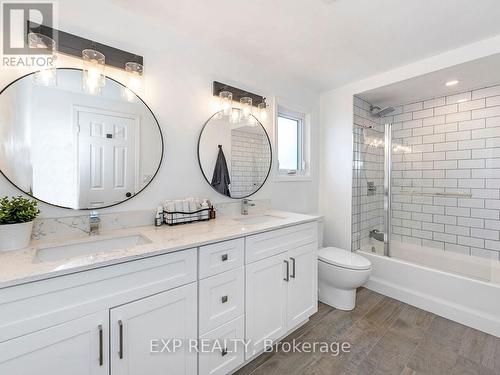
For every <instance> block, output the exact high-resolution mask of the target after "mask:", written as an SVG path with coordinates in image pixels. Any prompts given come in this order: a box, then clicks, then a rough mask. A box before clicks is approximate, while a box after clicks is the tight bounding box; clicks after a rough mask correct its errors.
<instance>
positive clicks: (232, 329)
mask: <svg viewBox="0 0 500 375" xmlns="http://www.w3.org/2000/svg"><path fill="white" fill-rule="evenodd" d="M244 324H245V323H244V317H243V316H240V317H239V318H237V319H235V320H233V321H231V322H229V323H226V324H224V325H223V326H222V327H219V328H217V329H215V330H213V331H211V332H208V333H207V334H205V335H203V336H201V337H200V341H201V345H203V343H204V342H206V345H207V346H208V347H212V346H214V345H213V343H214V340H217V344H218V345H217V347H219V346H220V347H222V348H224V349H225V350H224V349H223V350H224V351H219V350H214V351H206V352H205V351H203V350H202V351H200V354H199V369H200V371H199V375H223V374H228V373H230V372H231V371H233V370H234V369H236V368H237V367H239V366H240V365H242V364H243V361H244V358H245V352H244V351H245V346H244V345H243V340H244V338H245V330H244V327H245V325H244ZM201 345H200V346H201Z"/></svg>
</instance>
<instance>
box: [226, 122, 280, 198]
mask: <svg viewBox="0 0 500 375" xmlns="http://www.w3.org/2000/svg"><path fill="white" fill-rule="evenodd" d="M270 162H271V153H270V150H269V143H268V140H267V137H266V135H265V134H263V133H262V132H260V133H255V132H250V131H245V130H241V129H233V130H232V131H231V194H232V195H234V196H238V197H244V196H248V195H250V194H252V193H253V192H255V190H257V189H258V187H260V185H262V183H263V182H264V180H265V179H266V176H267V173H268V171H269V165H270Z"/></svg>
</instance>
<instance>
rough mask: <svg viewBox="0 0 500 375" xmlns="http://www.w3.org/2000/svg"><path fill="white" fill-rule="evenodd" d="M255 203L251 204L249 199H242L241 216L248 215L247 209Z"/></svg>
mask: <svg viewBox="0 0 500 375" xmlns="http://www.w3.org/2000/svg"><path fill="white" fill-rule="evenodd" d="M254 206H255V203H253V202H252V201H251V200H250V199H243V200H242V201H241V214H242V215H248V207H254Z"/></svg>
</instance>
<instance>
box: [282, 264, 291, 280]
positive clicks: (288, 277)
mask: <svg viewBox="0 0 500 375" xmlns="http://www.w3.org/2000/svg"><path fill="white" fill-rule="evenodd" d="M283 262H285V264H286V276H285V278H284V280H285V281H290V262H288V260H284V261H283Z"/></svg>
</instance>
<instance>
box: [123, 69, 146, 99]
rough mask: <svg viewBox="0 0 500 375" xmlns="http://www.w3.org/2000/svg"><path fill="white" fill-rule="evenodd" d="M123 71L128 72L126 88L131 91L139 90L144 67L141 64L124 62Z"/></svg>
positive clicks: (141, 84)
mask: <svg viewBox="0 0 500 375" xmlns="http://www.w3.org/2000/svg"><path fill="white" fill-rule="evenodd" d="M125 71H126V72H127V73H128V77H127V88H128V89H129V90H132V91H133V92H137V91H139V90H140V89H141V88H142V86H143V75H144V67H143V66H142V64H139V63H135V62H128V63H126V64H125Z"/></svg>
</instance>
